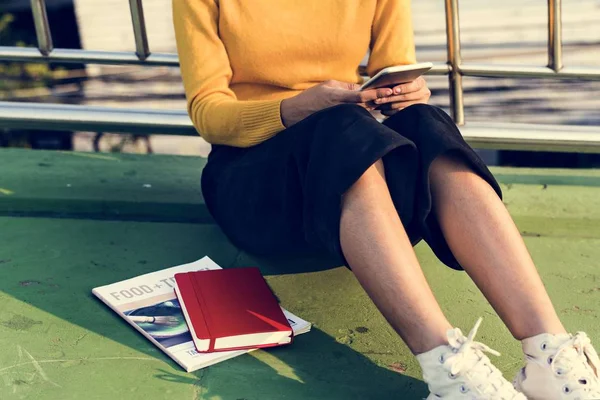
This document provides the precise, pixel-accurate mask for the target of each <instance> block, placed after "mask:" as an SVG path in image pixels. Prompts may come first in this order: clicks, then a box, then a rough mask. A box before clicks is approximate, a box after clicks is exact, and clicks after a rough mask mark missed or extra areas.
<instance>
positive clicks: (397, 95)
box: [371, 76, 431, 117]
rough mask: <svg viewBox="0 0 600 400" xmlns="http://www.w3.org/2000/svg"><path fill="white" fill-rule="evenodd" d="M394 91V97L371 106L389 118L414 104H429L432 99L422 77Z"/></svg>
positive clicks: (380, 100)
mask: <svg viewBox="0 0 600 400" xmlns="http://www.w3.org/2000/svg"><path fill="white" fill-rule="evenodd" d="M393 89H394V95H393V96H390V97H385V98H380V99H376V100H374V101H373V103H372V104H371V105H373V106H375V108H376V109H377V110H379V111H381V113H382V114H383V115H385V116H387V117H389V116H392V115H394V114H396V113H397V112H398V111H400V110H402V109H403V108H406V107H408V106H410V105H413V104H418V103H423V104H427V102H428V101H429V98H430V97H431V91H430V90H429V88H428V87H427V82H425V79H424V78H423V77H422V76H420V77H418V78H417V79H415V80H414V81H412V82H407V83H402V84H400V85H398V86H395V87H394V88H393Z"/></svg>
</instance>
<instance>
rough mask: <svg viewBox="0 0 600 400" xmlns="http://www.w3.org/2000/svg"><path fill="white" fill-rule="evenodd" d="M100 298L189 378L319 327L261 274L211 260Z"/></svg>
mask: <svg viewBox="0 0 600 400" xmlns="http://www.w3.org/2000/svg"><path fill="white" fill-rule="evenodd" d="M92 293H93V294H94V295H95V296H96V297H98V298H99V299H100V300H102V301H103V302H104V303H105V304H106V305H107V306H108V307H110V308H111V309H113V310H114V311H115V312H116V313H118V314H119V315H120V316H121V317H122V318H123V319H125V321H127V322H128V323H129V324H130V325H132V326H133V327H134V328H135V329H136V330H137V331H139V332H140V333H141V334H142V335H144V336H145V337H146V338H148V339H149V340H150V341H151V342H152V343H154V344H155V345H156V346H157V347H158V348H160V349H161V350H162V351H164V352H165V353H166V354H167V355H169V356H170V357H171V358H172V359H173V360H175V362H177V363H178V364H179V365H181V367H183V368H184V369H185V370H186V371H188V372H191V371H195V370H197V369H200V368H204V367H207V366H209V365H213V364H216V363H218V362H221V361H225V360H227V359H230V358H233V357H236V356H239V355H241V354H244V353H247V352H249V351H252V350H255V349H259V348H265V347H273V346H281V345H287V344H289V343H291V342H292V339H293V337H294V336H297V335H300V334H302V333H306V332H308V331H310V328H311V324H310V323H309V322H307V321H305V320H303V319H301V318H299V317H297V316H296V315H294V314H292V313H290V312H289V311H287V310H285V309H283V308H281V307H280V306H279V304H278V302H277V299H276V297H275V296H274V294H273V293H272V292H271V290H270V288H269V286H268V285H267V283H266V282H265V280H264V278H263V277H262V275H261V273H260V271H259V269H258V268H233V269H221V267H220V266H218V265H217V264H216V263H215V262H214V261H212V260H211V259H210V258H208V257H204V258H202V259H200V260H198V261H195V262H193V263H189V264H184V265H180V266H177V267H172V268H168V269H165V270H162V271H157V272H153V273H150V274H146V275H141V276H138V277H135V278H132V279H128V280H125V281H121V282H117V283H114V284H111V285H107V286H101V287H97V288H95V289H93V290H92Z"/></svg>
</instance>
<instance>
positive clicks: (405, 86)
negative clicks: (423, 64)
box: [394, 76, 427, 94]
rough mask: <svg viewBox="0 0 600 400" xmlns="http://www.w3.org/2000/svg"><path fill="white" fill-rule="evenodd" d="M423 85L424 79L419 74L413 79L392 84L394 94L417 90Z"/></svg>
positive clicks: (424, 83) (424, 84)
mask: <svg viewBox="0 0 600 400" xmlns="http://www.w3.org/2000/svg"><path fill="white" fill-rule="evenodd" d="M425 86H427V84H426V82H425V79H424V78H423V77H422V76H420V77H418V78H417V79H415V80H414V81H411V82H406V83H401V84H400V85H397V86H394V94H400V93H402V94H406V93H411V92H418V91H419V90H421V89H422V88H423V87H425Z"/></svg>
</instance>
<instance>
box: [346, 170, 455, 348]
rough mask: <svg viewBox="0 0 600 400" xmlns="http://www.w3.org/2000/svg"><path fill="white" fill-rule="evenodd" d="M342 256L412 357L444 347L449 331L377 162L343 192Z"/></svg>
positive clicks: (448, 325) (382, 171)
mask: <svg viewBox="0 0 600 400" xmlns="http://www.w3.org/2000/svg"><path fill="white" fill-rule="evenodd" d="M340 235H341V245H342V249H343V252H344V256H345V257H346V259H347V260H348V263H349V264H350V266H351V267H352V271H353V272H354V274H355V275H356V277H357V279H358V281H359V282H360V284H361V285H362V286H363V287H364V289H365V290H366V291H367V293H368V294H369V296H370V297H371V299H372V300H373V301H374V302H375V305H376V306H377V307H378V308H379V310H380V311H381V312H382V314H383V315H384V316H385V317H386V319H387V320H388V321H389V322H390V324H391V325H392V327H393V328H394V329H395V330H396V331H397V332H398V333H399V334H400V336H401V337H402V339H403V340H404V341H405V343H406V344H407V345H408V347H409V348H410V349H411V351H412V352H413V353H415V354H419V353H423V352H425V351H428V350H431V349H433V348H434V347H437V346H440V345H442V344H447V339H446V331H447V330H448V329H450V328H451V326H450V324H449V323H448V321H447V320H446V318H445V317H444V315H443V314H442V311H441V309H440V307H439V305H438V303H437V302H436V300H435V298H434V297H433V294H432V292H431V289H430V288H429V286H428V284H427V282H426V280H425V277H424V276H423V272H422V271H421V267H420V266H419V263H418V261H417V257H416V255H415V253H414V251H413V248H412V245H411V243H410V241H409V239H408V236H407V235H406V232H405V230H404V227H403V225H402V222H401V221H400V218H399V217H398V213H397V212H396V209H395V208H394V205H393V203H392V199H391V197H390V193H389V190H388V187H387V184H386V182H385V174H384V170H383V163H382V162H381V161H378V162H377V163H376V164H374V165H373V166H371V168H369V169H368V170H367V171H366V172H365V173H364V174H363V176H362V177H361V178H360V179H359V180H358V181H357V182H356V183H355V184H354V185H353V186H352V187H351V188H350V189H349V190H348V192H347V193H346V194H345V196H344V199H343V204H342V216H341V223H340Z"/></svg>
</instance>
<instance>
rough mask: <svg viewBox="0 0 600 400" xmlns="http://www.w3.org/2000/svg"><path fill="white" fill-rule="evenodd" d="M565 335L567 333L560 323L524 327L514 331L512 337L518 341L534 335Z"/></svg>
mask: <svg viewBox="0 0 600 400" xmlns="http://www.w3.org/2000/svg"><path fill="white" fill-rule="evenodd" d="M542 334H548V335H565V334H568V332H567V330H566V329H565V327H564V326H563V325H562V324H561V323H560V322H558V323H554V324H538V325H537V326H531V327H526V329H523V330H521V331H518V332H514V335H513V336H514V338H515V339H517V340H520V341H523V340H526V339H530V338H533V337H536V336H538V335H542Z"/></svg>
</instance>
